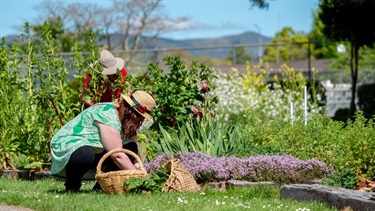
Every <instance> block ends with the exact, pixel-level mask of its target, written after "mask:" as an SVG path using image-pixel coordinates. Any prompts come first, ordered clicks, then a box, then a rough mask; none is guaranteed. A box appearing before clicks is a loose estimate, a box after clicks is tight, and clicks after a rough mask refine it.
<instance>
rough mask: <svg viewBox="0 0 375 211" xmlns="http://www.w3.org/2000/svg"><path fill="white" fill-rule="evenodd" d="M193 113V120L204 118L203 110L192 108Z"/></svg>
mask: <svg viewBox="0 0 375 211" xmlns="http://www.w3.org/2000/svg"><path fill="white" fill-rule="evenodd" d="M191 111H192V112H193V119H195V118H203V113H202V109H200V108H198V107H196V106H192V107H191Z"/></svg>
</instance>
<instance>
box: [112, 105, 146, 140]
mask: <svg viewBox="0 0 375 211" xmlns="http://www.w3.org/2000/svg"><path fill="white" fill-rule="evenodd" d="M119 104H120V106H119V108H117V110H118V114H119V119H120V122H121V128H122V135H123V137H125V138H130V139H131V138H133V137H135V136H136V135H137V131H138V129H139V128H140V127H141V125H142V123H143V121H144V120H145V118H144V117H143V116H142V115H140V114H139V113H138V112H136V111H134V110H133V109H132V108H131V107H130V105H129V104H128V103H127V102H126V101H125V100H121V101H120V103H119Z"/></svg>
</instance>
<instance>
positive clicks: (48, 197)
mask: <svg viewBox="0 0 375 211" xmlns="http://www.w3.org/2000/svg"><path fill="white" fill-rule="evenodd" d="M92 187H93V183H86V184H83V186H82V189H81V191H80V192H78V193H66V192H64V185H63V182H62V181H58V180H55V179H44V180H37V181H25V180H17V179H8V178H0V204H2V205H15V206H22V207H27V208H31V209H33V210H64V211H65V210H80V211H81V210H153V211H155V210H163V211H164V210H207V211H212V210H265V211H266V210H319V211H324V210H336V209H333V208H330V207H329V205H326V204H322V203H317V202H300V201H294V200H282V199H280V191H279V187H277V186H269V185H259V186H249V187H244V188H234V189H230V190H228V191H219V190H216V189H212V188H206V189H204V190H202V191H201V192H198V193H162V194H138V195H136V194H122V195H108V194H105V193H104V192H94V191H92Z"/></svg>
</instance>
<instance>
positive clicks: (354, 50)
mask: <svg viewBox="0 0 375 211" xmlns="http://www.w3.org/2000/svg"><path fill="white" fill-rule="evenodd" d="M358 51H359V47H358V46H357V45H353V44H351V49H350V72H351V77H352V96H351V100H350V108H349V118H352V117H353V116H354V114H355V111H356V105H355V97H356V93H357V78H358Z"/></svg>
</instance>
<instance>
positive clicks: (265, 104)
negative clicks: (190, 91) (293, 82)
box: [214, 76, 319, 121]
mask: <svg viewBox="0 0 375 211" xmlns="http://www.w3.org/2000/svg"><path fill="white" fill-rule="evenodd" d="M216 87H217V88H216V90H214V94H215V95H217V96H218V98H219V104H218V108H217V115H225V119H228V118H229V117H230V116H234V115H236V116H238V115H241V118H245V119H246V118H254V117H263V118H269V119H275V118H281V119H283V120H285V121H288V120H289V119H290V116H291V103H293V113H294V116H295V118H303V117H304V108H305V107H304V92H303V91H304V90H303V89H301V90H300V91H293V90H288V89H287V90H284V89H282V88H281V86H280V85H279V84H277V83H275V84H273V88H272V89H266V90H263V91H259V90H256V89H252V88H246V86H245V85H244V84H243V82H242V80H241V76H237V77H233V78H232V79H227V78H223V77H220V76H219V78H218V79H217V81H216ZM318 98H319V97H318ZM308 113H309V114H311V113H318V109H317V106H316V105H308ZM260 120H262V119H260Z"/></svg>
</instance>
